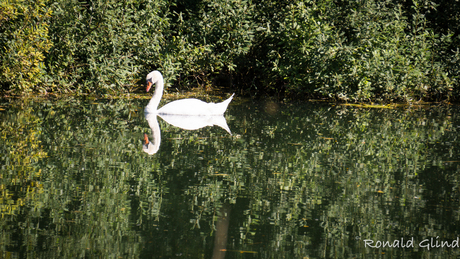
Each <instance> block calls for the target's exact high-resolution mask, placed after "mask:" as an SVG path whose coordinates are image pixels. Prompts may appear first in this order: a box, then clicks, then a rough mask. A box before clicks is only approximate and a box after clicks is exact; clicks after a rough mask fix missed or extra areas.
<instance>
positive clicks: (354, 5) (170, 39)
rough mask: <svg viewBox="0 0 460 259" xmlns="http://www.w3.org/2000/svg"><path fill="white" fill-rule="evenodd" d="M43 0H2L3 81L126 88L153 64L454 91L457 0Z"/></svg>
mask: <svg viewBox="0 0 460 259" xmlns="http://www.w3.org/2000/svg"><path fill="white" fill-rule="evenodd" d="M45 3H48V2H47V1H39V2H36V1H35V2H32V1H30V2H28V1H20V2H18V3H15V4H13V2H11V3H10V2H6V3H2V4H1V5H0V8H1V9H0V26H1V27H0V31H1V37H0V46H1V49H2V50H1V51H2V58H1V63H0V65H1V69H2V70H1V71H0V72H1V73H0V79H1V82H0V83H1V86H2V88H3V89H12V90H14V91H24V90H26V89H35V90H42V91H43V90H47V91H58V92H62V91H76V92H97V93H106V92H111V91H117V92H123V91H131V90H132V89H133V87H136V85H138V84H139V81H140V80H142V79H143V77H144V75H145V74H146V73H147V72H148V71H149V70H152V69H160V70H161V71H162V72H163V73H164V74H165V76H166V78H167V79H169V83H175V84H177V85H182V86H185V85H189V84H191V85H195V84H197V83H198V84H209V83H212V82H214V83H216V82H217V83H220V82H221V81H220V79H225V80H227V82H231V83H232V84H233V85H234V87H238V88H240V89H241V90H246V92H249V93H268V94H277V95H281V96H284V95H286V94H287V95H290V96H298V97H301V96H316V97H329V98H334V99H341V100H350V101H366V100H386V101H391V100H403V101H412V100H419V99H421V98H425V99H433V98H434V99H446V98H458V96H459V95H460V92H459V72H458V71H460V66H459V61H458V59H459V58H460V53H459V50H458V46H459V45H460V36H459V32H460V27H459V26H460V25H459V21H460V15H459V13H460V7H459V5H458V3H455V2H454V3H453V2H451V1H440V2H439V3H438V4H435V3H432V2H430V1H428V0H420V1H417V0H416V1H405V0H400V1H396V2H395V1H390V0H384V1H375V0H370V1H351V0H345V1H338V0H317V1H300V0H295V1H290V2H285V1H276V0H273V1H256V0H254V1H251V0H217V1H211V0H201V1H198V0H195V1H194V0H191V1H186V2H183V1H168V0H161V1H147V0H141V1H133V0H130V1H124V2H123V3H121V2H117V1H114V0H111V1H101V0H94V1H83V2H82V1H77V0H65V1H59V2H54V3H52V4H51V5H46V6H49V7H45ZM31 10H34V11H31ZM21 29H22V30H21Z"/></svg>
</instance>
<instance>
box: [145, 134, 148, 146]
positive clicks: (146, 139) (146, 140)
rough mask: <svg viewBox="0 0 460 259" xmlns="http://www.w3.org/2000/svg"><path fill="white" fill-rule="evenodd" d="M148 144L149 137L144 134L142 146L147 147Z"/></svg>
mask: <svg viewBox="0 0 460 259" xmlns="http://www.w3.org/2000/svg"><path fill="white" fill-rule="evenodd" d="M148 143H149V136H147V134H145V133H144V145H147V144H148Z"/></svg>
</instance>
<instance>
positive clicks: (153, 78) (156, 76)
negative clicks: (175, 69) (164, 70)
mask: <svg viewBox="0 0 460 259" xmlns="http://www.w3.org/2000/svg"><path fill="white" fill-rule="evenodd" d="M160 79H161V80H163V76H162V75H161V73H160V72H159V71H156V70H155V71H152V72H150V73H149V74H148V75H147V78H146V80H147V92H148V91H149V90H150V87H152V85H154V84H156V82H158V81H159V80H160Z"/></svg>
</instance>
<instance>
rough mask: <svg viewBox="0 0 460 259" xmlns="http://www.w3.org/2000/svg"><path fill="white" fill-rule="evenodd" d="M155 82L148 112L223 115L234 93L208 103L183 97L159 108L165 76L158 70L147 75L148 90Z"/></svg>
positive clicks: (146, 109) (146, 110) (147, 108)
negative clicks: (221, 100) (221, 99)
mask: <svg viewBox="0 0 460 259" xmlns="http://www.w3.org/2000/svg"><path fill="white" fill-rule="evenodd" d="M153 84H156V86H155V92H154V93H153V96H152V99H151V100H150V102H149V104H148V105H147V107H145V112H146V113H156V114H167V115H192V116H214V115H223V114H224V113H225V111H226V110H227V107H228V104H229V103H230V102H231V101H232V98H233V95H234V94H232V96H230V98H228V99H227V100H225V101H223V102H220V103H207V102H203V101H201V100H198V99H194V98H189V99H182V100H177V101H173V102H170V103H168V104H166V105H164V106H163V107H161V108H160V109H158V105H159V104H160V100H161V97H162V96H163V88H164V82H163V76H162V75H161V73H160V72H158V71H156V70H155V71H152V72H150V73H149V74H148V75H147V92H148V91H149V90H150V87H151V86H152V85H153Z"/></svg>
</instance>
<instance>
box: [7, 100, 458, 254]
mask: <svg viewBox="0 0 460 259" xmlns="http://www.w3.org/2000/svg"><path fill="white" fill-rule="evenodd" d="M22 102H23V104H21V103H22ZM144 103H145V100H142V101H140V102H138V101H136V100H123V99H120V100H111V101H106V100H96V99H94V100H81V99H70V100H66V101H62V100H57V101H50V100H40V101H38V102H37V101H31V100H21V101H11V103H10V104H8V106H9V108H8V109H7V111H4V112H2V114H1V116H2V122H1V123H2V124H1V125H2V126H1V127H2V142H5V143H6V144H7V145H1V147H0V149H1V152H2V153H5V154H10V155H9V156H6V157H3V158H2V164H4V165H7V166H5V167H2V169H1V170H2V179H0V180H1V186H2V187H1V188H2V191H3V190H8V192H10V193H11V194H12V195H9V196H8V197H9V198H8V199H9V200H8V199H7V196H5V193H6V192H5V191H3V195H2V198H3V203H2V205H4V204H7V203H8V202H9V203H11V202H13V203H14V202H16V203H17V202H18V201H19V198H17V197H30V198H28V200H27V202H25V204H24V206H22V207H21V210H18V209H16V212H15V213H16V214H15V215H16V216H15V217H5V218H6V220H4V221H3V224H2V225H3V226H7V225H8V226H9V229H10V230H9V231H4V232H3V234H2V237H1V239H2V240H9V239H10V237H11V235H12V233H20V234H17V235H20V236H21V238H20V239H18V240H30V242H34V243H33V244H34V245H32V246H30V249H31V250H30V251H29V252H30V253H32V254H34V253H35V255H43V254H42V253H47V254H48V255H58V256H59V257H77V256H85V255H95V254H99V255H101V256H102V257H115V256H118V255H126V256H124V257H137V256H149V255H150V256H151V255H152V254H155V255H158V256H160V255H163V256H165V257H168V256H173V255H177V254H182V255H184V256H185V255H189V256H190V257H192V255H194V256H197V255H203V254H207V253H209V252H208V250H209V248H208V247H209V245H210V244H212V234H213V233H214V231H215V224H216V220H217V215H218V211H219V209H220V208H221V207H222V206H223V204H224V203H230V204H232V210H231V214H230V215H231V221H230V222H231V225H232V228H231V229H229V238H230V239H229V242H228V244H229V247H227V249H228V250H229V251H230V250H236V251H255V252H257V253H258V256H260V257H270V258H273V257H274V258H277V257H280V251H283V253H282V254H284V255H285V256H291V257H299V256H311V257H320V256H332V255H334V254H340V255H343V257H345V256H349V255H357V254H358V253H361V252H362V251H366V250H362V249H363V246H362V239H368V238H371V239H375V240H393V239H397V238H400V237H407V236H408V237H411V236H416V237H418V236H421V237H423V238H425V237H427V236H435V237H436V236H440V237H441V238H444V239H452V238H454V237H456V234H457V233H456V232H455V229H456V228H457V223H456V222H457V221H456V220H452V219H455V218H457V217H458V215H457V213H456V212H455V211H457V210H456V209H455V208H457V207H458V204H456V203H455V201H456V200H458V198H459V197H458V196H459V195H458V177H457V176H456V175H457V174H455V172H458V166H457V163H455V162H452V161H455V160H456V158H458V148H457V146H459V145H458V139H457V137H456V135H457V130H458V128H457V126H456V125H457V124H458V115H456V114H457V113H456V112H455V109H456V108H455V107H437V108H434V107H409V108H395V109H364V108H357V107H347V106H333V105H325V104H321V103H314V104H310V105H305V104H292V105H281V106H280V107H279V106H276V107H275V106H273V105H270V107H274V108H273V109H270V111H269V112H268V111H267V109H266V106H264V105H260V106H257V105H255V106H252V105H249V104H248V105H236V104H235V105H233V106H230V107H229V111H228V112H227V115H226V117H227V119H228V122H229V126H230V128H231V129H232V132H233V133H234V136H230V135H227V133H225V132H223V130H222V129H220V128H217V127H214V128H204V129H201V130H198V131H184V130H180V129H177V128H174V127H172V126H169V125H167V124H166V123H165V122H163V121H162V120H160V127H161V130H162V144H161V147H160V151H159V152H158V153H157V154H156V155H154V156H148V155H146V154H145V153H143V152H142V150H141V145H140V144H141V137H142V133H144V132H145V133H149V134H150V129H149V128H148V124H147V122H146V121H145V120H144V118H143V108H142V107H143V104H144ZM18 129H19V130H18ZM22 132H24V133H26V134H25V135H27V137H26V138H24V136H25V135H24V134H22ZM20 133H21V134H20ZM21 147H22V148H21ZM26 147H27V148H26ZM12 150H13V151H14V152H13V153H11V151H12ZM8 159H9V160H11V161H23V164H20V165H23V166H22V167H17V166H16V163H17V162H14V164H13V163H7V161H9V160H8ZM26 162H27V164H26ZM13 165H14V168H13ZM21 170H22V171H21ZM10 172H13V174H11V173H10ZM20 177H22V178H20ZM17 179H21V181H22V182H20V184H18V182H17ZM436 182H437V183H436ZM19 186H20V187H19ZM24 186H25V187H24ZM27 187H28V188H27ZM18 188H19V189H18ZM21 188H22V189H21ZM26 190H27V191H28V192H30V193H33V194H34V195H30V194H27V193H26ZM28 195H29V196H28ZM22 199H23V200H25V199H24V198H22ZM2 208H6V207H2ZM25 223H27V224H25ZM24 226H26V227H24ZM31 233H35V234H33V235H32V234H31ZM197 237H199V238H197ZM360 238H361V239H360ZM33 240H35V241H33ZM23 242H26V241H23ZM27 242H29V241H27ZM2 244H7V243H5V242H2ZM153 244H155V245H153ZM15 245H16V246H17V247H21V246H23V245H24V243H21V244H15ZM40 245H41V246H42V247H43V248H45V247H46V249H44V250H43V251H46V252H43V251H41V252H40V251H39V249H35V250H33V249H34V246H40ZM18 249H19V248H18ZM2 250H3V251H9V250H8V249H6V248H5V247H2ZM368 252H369V251H368ZM401 252H402V250H391V251H386V253H392V254H394V256H398V255H400V254H399V253H401ZM430 253H437V254H440V255H441V254H442V255H445V254H446V253H456V252H455V250H437V251H434V252H433V251H431V252H430ZM53 257H57V256H53Z"/></svg>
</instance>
